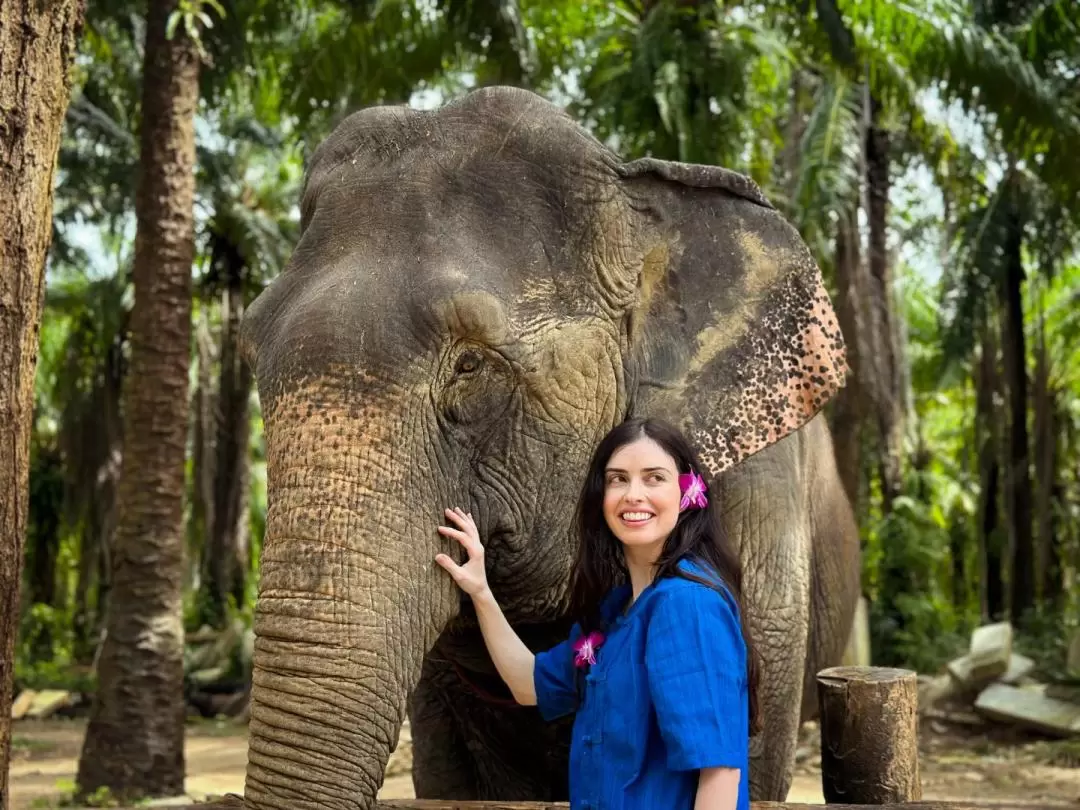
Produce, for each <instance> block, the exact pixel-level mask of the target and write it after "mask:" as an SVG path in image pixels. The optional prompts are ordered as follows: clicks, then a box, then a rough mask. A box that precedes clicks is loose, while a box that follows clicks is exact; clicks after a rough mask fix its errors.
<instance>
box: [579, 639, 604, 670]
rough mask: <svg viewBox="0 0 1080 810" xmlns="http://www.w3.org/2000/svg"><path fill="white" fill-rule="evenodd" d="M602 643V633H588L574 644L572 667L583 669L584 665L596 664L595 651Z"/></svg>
mask: <svg viewBox="0 0 1080 810" xmlns="http://www.w3.org/2000/svg"><path fill="white" fill-rule="evenodd" d="M603 643H604V634H603V633H589V635H587V636H582V637H581V638H579V639H578V640H577V641H575V642H574V652H575V653H577V654H576V655H575V656H574V666H575V667H579V668H580V667H583V666H585V665H586V664H590V665H594V664H596V650H597V649H598V648H599V647H600V645H601V644H603Z"/></svg>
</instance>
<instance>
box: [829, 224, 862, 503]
mask: <svg viewBox="0 0 1080 810" xmlns="http://www.w3.org/2000/svg"><path fill="white" fill-rule="evenodd" d="M864 272H865V270H864V267H863V263H862V260H861V257H860V255H859V228H858V209H857V208H856V207H855V206H852V208H851V210H850V211H848V212H847V214H846V216H841V217H840V222H839V223H838V224H837V228H836V290H837V296H836V316H837V319H838V321H839V323H840V331H841V333H842V334H843V335H844V342H845V343H846V345H847V360H848V366H849V367H850V368H851V374H850V375H849V376H848V384H847V385H846V386H845V387H844V388H843V390H841V391H840V393H839V394H838V395H837V397H836V402H835V405H834V407H833V428H832V430H833V446H834V449H835V453H836V463H837V467H838V469H839V470H840V479H841V481H842V482H843V484H844V490H845V491H846V493H847V496H848V499H849V500H850V501H851V505H852V507H853V508H854V509H855V511H856V514H861V510H860V509H859V504H860V502H861V492H862V486H861V482H862V475H861V473H862V436H863V426H864V424H865V420H866V415H867V413H868V407H867V404H868V403H867V401H866V393H865V390H864V381H863V374H864V373H865V367H866V364H865V363H864V357H865V354H866V344H867V341H866V326H867V324H866V319H865V318H864V317H863V308H864V307H865V305H866V296H867V290H866V286H867V285H866V280H865V279H864V278H863V274H864Z"/></svg>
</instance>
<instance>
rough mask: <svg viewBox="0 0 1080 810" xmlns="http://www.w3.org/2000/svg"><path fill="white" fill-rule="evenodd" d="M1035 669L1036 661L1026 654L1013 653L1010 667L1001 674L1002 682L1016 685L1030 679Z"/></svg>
mask: <svg viewBox="0 0 1080 810" xmlns="http://www.w3.org/2000/svg"><path fill="white" fill-rule="evenodd" d="M1034 669H1035V662H1034V661H1032V660H1031V659H1030V658H1028V657H1027V656H1026V655H1020V654H1019V653H1013V654H1012V655H1010V656H1009V668H1008V669H1006V670H1005V674H1004V675H1002V676H1001V679H1000V680H1001V682H1002V683H1007V684H1009V685H1010V686H1016V685H1018V684H1020V683H1023V682H1024V681H1026V680H1028V675H1030V674H1031V672H1032V670H1034Z"/></svg>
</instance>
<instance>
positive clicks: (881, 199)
mask: <svg viewBox="0 0 1080 810" xmlns="http://www.w3.org/2000/svg"><path fill="white" fill-rule="evenodd" d="M868 106H869V110H868V115H869V124H868V126H867V130H866V147H865V151H866V188H867V220H868V225H869V231H870V237H869V249H868V254H869V255H868V260H869V266H870V300H871V313H872V321H871V323H870V328H871V335H872V339H873V343H872V344H871V345H872V349H873V363H874V367H875V368H874V374H873V378H874V384H875V386H874V387H875V393H874V403H875V407H876V410H877V420H876V421H877V427H878V433H879V435H880V439H881V489H882V496H883V498H882V500H883V508H884V509H885V511H886V512H888V511H889V510H890V508H891V506H890V505H891V503H892V501H893V499H894V498H896V496H898V495H899V494H900V491H901V488H902V486H903V481H902V472H903V438H904V392H903V383H902V379H903V375H902V368H901V365H902V364H901V357H900V351H901V349H900V346H899V345H898V341H897V336H898V335H899V332H900V330H899V328H898V323H897V321H896V319H897V313H896V311H895V307H894V304H893V289H892V271H891V268H890V267H889V253H888V247H887V245H886V226H887V219H888V209H889V182H890V181H889V161H890V157H889V133H888V132H887V131H886V130H884V129H882V128H881V127H880V126H878V121H879V118H880V112H881V104H880V102H879V101H878V100H877V99H876V98H874V96H873V95H870V96H869V100H868ZM865 376H866V375H864V377H865Z"/></svg>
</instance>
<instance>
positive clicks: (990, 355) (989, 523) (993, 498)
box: [975, 323, 1005, 621]
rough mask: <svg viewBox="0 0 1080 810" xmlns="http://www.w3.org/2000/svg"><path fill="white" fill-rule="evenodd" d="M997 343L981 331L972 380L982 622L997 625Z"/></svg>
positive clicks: (1001, 595) (1000, 597)
mask: <svg viewBox="0 0 1080 810" xmlns="http://www.w3.org/2000/svg"><path fill="white" fill-rule="evenodd" d="M997 355H998V352H997V342H996V341H995V340H994V333H993V328H992V326H991V324H989V323H988V324H986V325H985V326H984V328H983V336H982V346H981V349H980V353H979V365H978V369H977V371H976V379H975V431H976V444H977V446H978V448H979V451H978V452H979V549H980V551H979V558H980V567H981V568H982V577H981V580H982V583H983V587H982V593H981V595H980V603H981V605H982V618H983V620H984V621H997V620H998V619H999V618H1000V617H1001V616H1002V614H1003V613H1004V610H1005V587H1004V584H1003V580H1002V571H1001V569H1002V555H1001V520H1000V514H1001V507H1000V489H1001V464H1000V461H999V459H1000V439H999V436H998V431H997V424H998V420H999V418H1000V417H999V414H998V413H997V402H996V400H997V397H998V392H999V388H1000V382H999V375H998V367H997V362H998V361H997Z"/></svg>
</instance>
